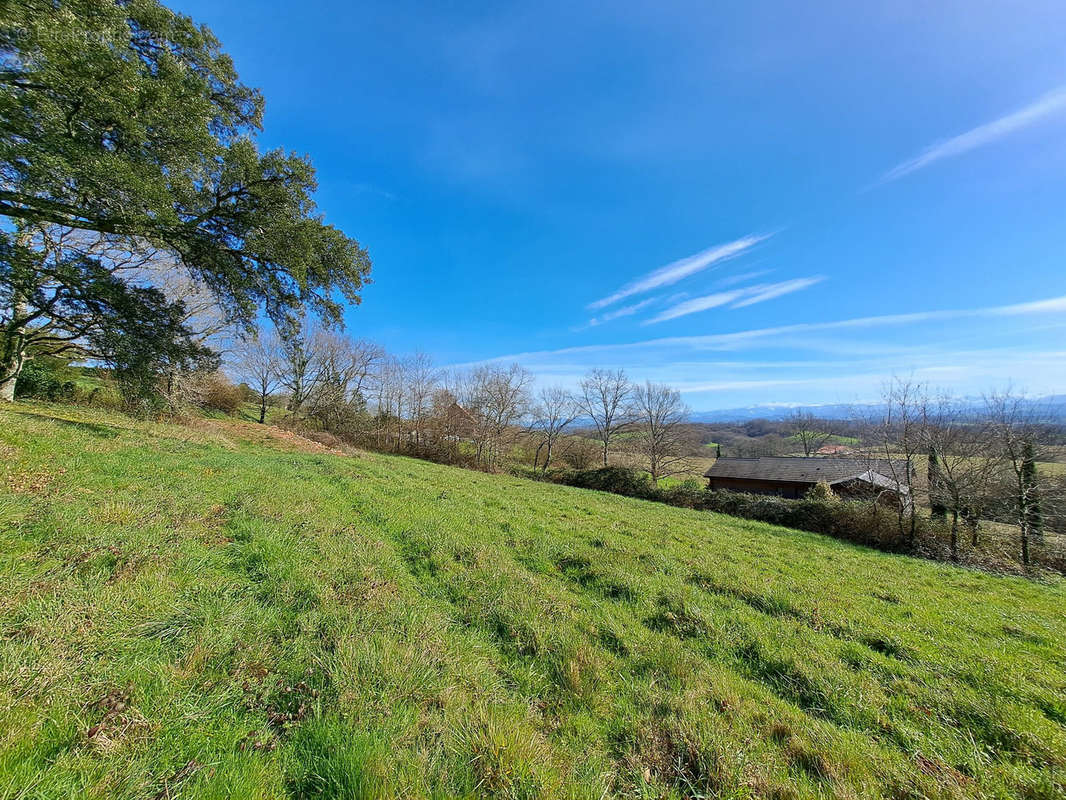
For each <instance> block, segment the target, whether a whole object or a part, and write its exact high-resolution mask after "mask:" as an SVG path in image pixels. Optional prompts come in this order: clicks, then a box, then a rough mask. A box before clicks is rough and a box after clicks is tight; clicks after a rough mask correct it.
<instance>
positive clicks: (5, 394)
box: [0, 365, 21, 403]
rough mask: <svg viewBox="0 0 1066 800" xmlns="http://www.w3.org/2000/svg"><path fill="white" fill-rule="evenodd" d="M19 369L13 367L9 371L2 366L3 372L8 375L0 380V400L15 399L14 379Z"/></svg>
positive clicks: (16, 377) (6, 401)
mask: <svg viewBox="0 0 1066 800" xmlns="http://www.w3.org/2000/svg"><path fill="white" fill-rule="evenodd" d="M13 366H14V365H13ZM20 371H21V370H19V369H13V370H12V371H11V372H10V373H9V372H8V368H6V367H5V368H4V374H5V375H8V377H6V378H4V379H3V380H0V401H2V402H5V403H10V402H11V401H13V400H14V399H15V381H16V380H17V379H18V374H19V372H20Z"/></svg>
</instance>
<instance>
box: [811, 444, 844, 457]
mask: <svg viewBox="0 0 1066 800" xmlns="http://www.w3.org/2000/svg"><path fill="white" fill-rule="evenodd" d="M852 452H853V451H852V449H851V448H850V447H848V446H847V445H845V444H827V445H823V446H822V447H819V448H818V449H817V450H815V451H814V454H815V455H818V456H850V455H851V454H852Z"/></svg>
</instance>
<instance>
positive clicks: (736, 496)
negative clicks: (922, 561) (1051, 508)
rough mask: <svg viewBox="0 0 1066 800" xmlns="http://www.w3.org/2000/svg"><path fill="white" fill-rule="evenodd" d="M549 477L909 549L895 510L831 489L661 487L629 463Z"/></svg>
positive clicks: (925, 528)
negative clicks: (767, 491) (798, 494)
mask: <svg viewBox="0 0 1066 800" xmlns="http://www.w3.org/2000/svg"><path fill="white" fill-rule="evenodd" d="M548 478H549V479H550V480H553V481H555V482H556V483H565V484H567V485H569V486H577V487H580V488H582V489H597V490H599V491H604V492H612V493H614V494H621V495H625V496H626V497H636V498H640V499H642V500H655V501H658V502H661V503H668V504H669V505H672V506H680V507H681V508H691V509H695V510H697V511H716V512H718V513H720V514H728V515H729V516H731V517H741V518H743V519H751V520H757V521H759V522H767V523H770V524H771V525H780V526H782V527H785V528H796V529H798V530H803V531H810V532H812V533H823V534H826V535H828V536H833V537H835V538H837V539H846V540H847V541H851V542H856V543H858V544H865V545H869V546H871V547H877V548H879V549H881V550H890V551H902V550H905V549H907V548H906V543H905V541H904V539H903V536H902V534H901V532H900V528H899V520H898V517H897V516H896V513H895V512H894V511H892V510H891V509H889V508H886V507H884V506H881V505H878V504H876V503H868V502H845V501H844V500H842V499H840V498H839V497H837V496H836V495H834V494H833V493H832V491H830V492H829V495H832V497H828V496H825V497H823V496H821V495H824V491H822V492H818V491H815V490H812V492H811V494H812V495H814V496H813V497H812V496H808V497H807V498H805V499H803V500H786V499H785V498H783V497H776V496H773V495H759V494H743V493H740V492H726V491H714V490H711V489H704V488H702V487H700V486H699V485H698V484H696V483H694V482H691V481H685V482H684V483H681V484H678V485H676V486H671V487H669V488H661V487H659V486H655V485H654V484H652V482H651V480H650V479H649V478H648V476H647V475H646V474H645V473H642V472H637V471H635V470H632V469H628V468H626V467H604V468H602V469H590V470H571V471H561V472H553V473H549V475H548ZM826 488H828V487H826ZM932 534H933V531H931V530H930V528H929V523H928V522H927V521H926V520H918V530H917V531H916V538H917V539H921V538H923V537H926V536H930V535H932Z"/></svg>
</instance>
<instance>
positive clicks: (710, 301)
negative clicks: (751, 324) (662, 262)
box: [642, 289, 747, 325]
mask: <svg viewBox="0 0 1066 800" xmlns="http://www.w3.org/2000/svg"><path fill="white" fill-rule="evenodd" d="M746 293H747V291H746V290H745V289H733V290H732V291H729V292H715V293H714V294H707V295H704V296H703V297H693V298H692V299H691V300H686V301H685V302H683V303H678V304H677V305H675V306H670V308H668V309H666V310H665V311H662V312H660V313H659V314H656V315H655V316H654V317H652V318H651V319H646V320H644V322H643V323H642V324H643V325H654V324H655V323H657V322H666V320H668V319H677V318H678V317H684V316H686V315H688V314H695V313H696V312H698V311H707V310H709V309H712V308H718V307H719V306H725V305H729V304H730V303H732V302H735V301H737V300H739V299H740V298H741V297H743V296H744V295H745V294H746Z"/></svg>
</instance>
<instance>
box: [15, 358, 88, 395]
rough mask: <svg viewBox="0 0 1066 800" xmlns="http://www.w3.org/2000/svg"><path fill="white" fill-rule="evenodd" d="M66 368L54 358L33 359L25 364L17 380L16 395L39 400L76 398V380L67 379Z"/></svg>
mask: <svg viewBox="0 0 1066 800" xmlns="http://www.w3.org/2000/svg"><path fill="white" fill-rule="evenodd" d="M65 372H66V370H65V369H64V368H63V367H61V366H58V365H57V364H55V363H53V360H52V359H32V360H31V361H28V362H27V363H26V365H25V366H23V368H22V371H21V372H20V373H19V376H18V379H17V380H16V381H15V396H16V397H27V398H34V399H37V400H53V401H59V400H66V401H70V400H73V399H74V396H75V394H76V391H77V389H76V387H75V385H74V382H73V381H71V380H67V379H66V377H67V376H66V374H65Z"/></svg>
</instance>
